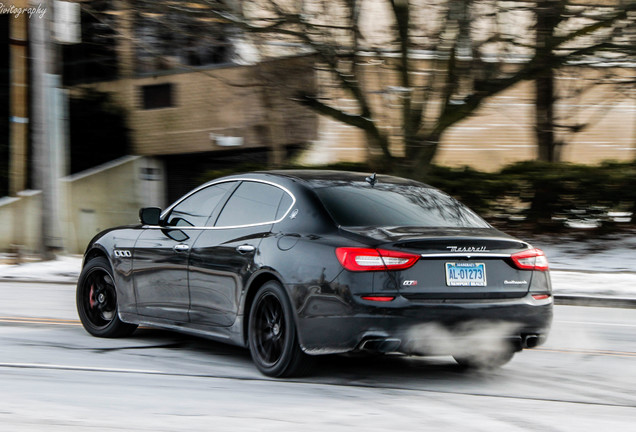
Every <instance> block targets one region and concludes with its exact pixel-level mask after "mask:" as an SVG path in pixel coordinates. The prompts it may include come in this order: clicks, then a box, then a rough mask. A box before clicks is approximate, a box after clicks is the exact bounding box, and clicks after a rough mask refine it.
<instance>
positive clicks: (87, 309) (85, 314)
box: [76, 257, 137, 337]
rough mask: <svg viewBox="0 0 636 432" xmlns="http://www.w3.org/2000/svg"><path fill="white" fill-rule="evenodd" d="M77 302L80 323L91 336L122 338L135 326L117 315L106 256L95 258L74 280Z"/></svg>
mask: <svg viewBox="0 0 636 432" xmlns="http://www.w3.org/2000/svg"><path fill="white" fill-rule="evenodd" d="M76 303H77V312H78V314H79V317H80V321H81V322H82V325H83V326H84V328H85V329H86V331H88V332H89V333H90V334H92V335H93V336H99V337H122V336H127V335H129V334H131V333H132V332H133V331H135V329H136V328H137V326H136V325H133V324H127V323H125V322H123V321H121V320H120V319H119V316H118V315H117V290H116V289H115V282H114V280H113V275H112V271H111V269H110V263H109V262H108V260H107V259H106V258H103V257H98V258H94V259H92V260H90V261H89V262H88V263H87V264H86V266H84V268H83V269H82V273H81V274H80V277H79V280H78V282H77V296H76Z"/></svg>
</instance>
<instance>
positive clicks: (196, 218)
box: [168, 182, 235, 226]
mask: <svg viewBox="0 0 636 432" xmlns="http://www.w3.org/2000/svg"><path fill="white" fill-rule="evenodd" d="M234 184H235V183H234V182H226V183H219V184H216V185H213V186H209V187H206V188H205V189H201V190H200V191H198V192H196V193H194V194H192V195H190V196H189V197H188V198H186V199H185V200H183V201H181V202H180V203H179V204H177V206H176V207H174V208H173V209H172V211H171V212H170V215H169V216H168V225H170V226H205V225H206V223H207V221H208V218H209V217H210V215H211V214H212V212H213V211H214V208H215V207H216V206H217V205H218V204H219V202H220V201H221V199H222V198H223V196H224V195H225V193H226V192H227V191H228V190H230V189H231V188H232V187H233V185H234Z"/></svg>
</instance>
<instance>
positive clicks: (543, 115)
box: [534, 69, 556, 162]
mask: <svg viewBox="0 0 636 432" xmlns="http://www.w3.org/2000/svg"><path fill="white" fill-rule="evenodd" d="M554 101H555V97H554V72H553V71H552V69H548V70H546V71H545V72H544V73H542V74H541V76H540V77H538V78H537V79H536V80H535V106H534V109H535V112H534V115H535V136H536V139H537V146H538V148H539V160H541V161H546V162H556V160H555V159H556V157H555V156H556V155H555V141H554Z"/></svg>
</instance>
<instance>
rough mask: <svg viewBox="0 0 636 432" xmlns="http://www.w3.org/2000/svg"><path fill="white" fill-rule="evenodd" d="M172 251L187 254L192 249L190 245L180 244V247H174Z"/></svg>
mask: <svg viewBox="0 0 636 432" xmlns="http://www.w3.org/2000/svg"><path fill="white" fill-rule="evenodd" d="M172 249H174V251H175V252H185V251H187V250H188V249H190V245H187V244H183V243H181V244H178V245H174V247H173V248H172Z"/></svg>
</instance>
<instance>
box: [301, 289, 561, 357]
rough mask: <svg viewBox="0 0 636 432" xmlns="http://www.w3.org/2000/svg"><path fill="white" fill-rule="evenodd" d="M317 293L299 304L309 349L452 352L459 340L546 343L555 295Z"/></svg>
mask: <svg viewBox="0 0 636 432" xmlns="http://www.w3.org/2000/svg"><path fill="white" fill-rule="evenodd" d="M321 297H322V296H315V297H312V298H310V299H308V301H307V302H306V303H305V307H303V308H302V309H301V310H299V315H298V333H299V339H300V343H301V346H302V348H303V350H304V351H305V352H307V353H308V354H329V353H340V352H349V351H355V350H372V351H383V352H388V351H396V352H404V353H416V354H453V351H454V347H456V346H457V344H462V345H464V344H480V343H487V342H489V341H491V340H510V341H512V342H513V343H515V344H516V345H517V346H518V348H519V349H521V348H522V347H526V346H536V345H540V344H541V343H543V342H544V341H545V339H546V337H547V335H548V332H549V328H550V325H551V322H552V306H553V300H552V297H549V298H548V299H544V300H535V299H534V298H533V297H532V296H531V295H527V296H525V297H523V298H517V299H505V300H446V301H443V300H439V301H419V302H413V301H409V300H407V299H405V298H403V297H397V298H396V299H395V300H393V301H391V302H389V303H377V302H372V301H364V300H362V299H354V300H353V301H351V302H348V303H347V302H344V301H341V300H339V299H337V298H334V296H325V297H324V298H321Z"/></svg>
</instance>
